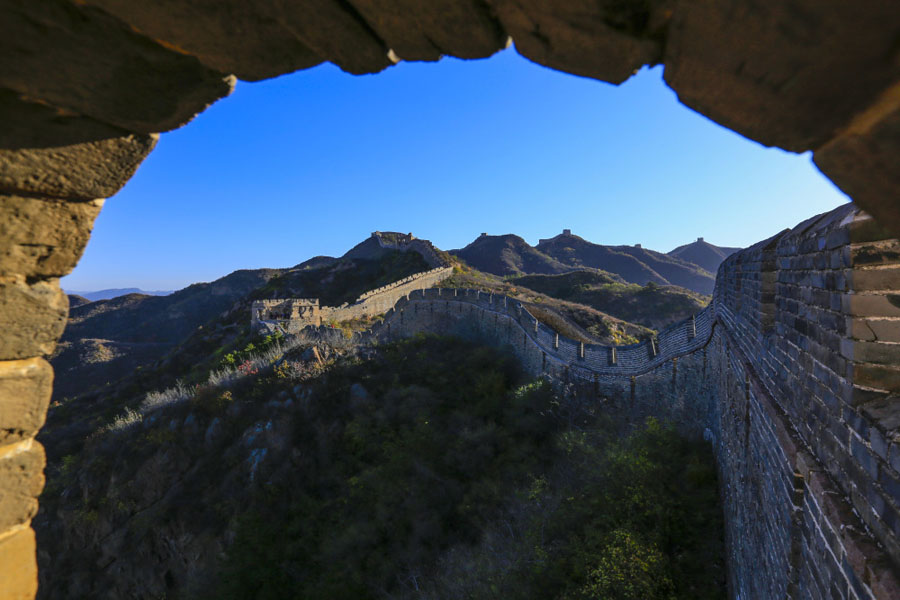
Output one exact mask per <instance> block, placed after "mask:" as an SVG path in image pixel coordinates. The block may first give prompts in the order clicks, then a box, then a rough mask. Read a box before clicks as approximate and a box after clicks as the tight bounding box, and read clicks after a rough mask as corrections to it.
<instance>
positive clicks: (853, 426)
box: [359, 205, 900, 600]
mask: <svg viewBox="0 0 900 600" xmlns="http://www.w3.org/2000/svg"><path fill="white" fill-rule="evenodd" d="M898 289H900V242H898V241H897V240H896V239H892V238H891V236H890V235H889V234H888V233H887V232H885V231H884V230H883V229H881V228H880V227H878V226H877V224H876V223H875V221H874V220H873V219H871V218H870V217H868V216H867V215H865V214H864V213H860V212H859V211H858V210H857V209H856V207H854V206H853V205H846V206H843V207H841V208H838V209H836V210H834V211H832V212H830V213H826V214H824V215H820V216H818V217H815V218H813V219H810V220H808V221H806V222H804V223H801V224H800V225H798V226H797V227H795V228H794V229H792V230H786V231H784V232H782V233H779V234H778V235H776V236H774V237H772V238H770V239H768V240H765V241H763V242H760V243H758V244H756V245H755V246H753V247H751V248H747V249H746V250H743V251H741V252H739V253H737V254H734V255H732V256H731V257H729V258H728V259H727V260H726V261H725V262H724V263H723V264H722V266H721V267H720V269H719V273H718V277H717V282H716V289H715V293H714V296H713V300H712V302H711V303H710V305H709V306H708V307H707V308H706V309H704V310H703V311H701V312H700V313H698V314H697V315H695V316H694V317H693V318H691V319H688V320H686V321H683V322H680V323H676V324H674V325H672V326H670V327H668V328H666V329H664V330H662V331H660V332H659V335H658V337H657V338H656V339H653V340H648V341H645V342H642V343H640V344H634V345H630V346H621V347H607V346H599V345H593V344H584V343H581V342H576V341H573V340H570V339H567V338H565V337H563V336H560V335H558V334H557V333H556V332H554V331H553V330H552V329H550V328H548V327H547V326H545V325H544V324H542V323H540V322H539V321H538V320H537V319H536V318H535V317H533V316H532V315H531V314H530V313H529V312H528V311H527V309H525V308H524V307H523V306H522V305H521V303H519V302H518V301H516V300H513V299H511V298H508V297H506V296H497V295H491V294H486V293H484V292H480V291H478V290H461V289H449V288H430V289H429V288H426V287H424V286H421V287H419V288H418V289H415V290H409V289H408V288H405V289H403V290H401V291H399V293H395V294H390V293H388V294H387V295H390V296H391V297H397V298H398V299H397V302H396V304H395V305H394V306H393V307H392V308H391V309H390V310H389V311H388V312H387V314H386V315H385V318H384V320H383V321H381V322H380V323H378V324H376V325H375V326H374V327H373V328H372V329H371V330H369V331H366V332H363V333H361V334H359V341H360V342H362V343H371V342H379V341H385V340H391V339H397V338H402V337H408V336H411V335H415V334H417V333H420V332H431V333H438V334H446V335H457V336H461V337H465V338H468V339H473V340H478V341H481V342H487V343H490V344H494V345H501V346H504V347H506V348H508V349H510V350H511V351H512V352H513V353H514V354H515V355H516V356H517V357H518V358H519V359H520V361H521V363H522V364H523V366H524V368H525V369H526V370H527V371H528V372H530V373H532V374H534V375H546V376H548V377H550V378H552V379H554V380H555V381H558V382H563V383H570V384H573V385H575V386H578V387H580V388H582V389H584V390H588V392H589V393H592V394H594V395H595V397H596V400H597V402H598V403H600V404H601V405H602V406H604V409H605V410H609V411H612V412H613V413H619V414H624V415H626V416H627V418H628V419H632V420H635V419H638V420H639V419H642V418H644V417H646V416H657V417H662V418H665V419H667V420H672V421H673V422H676V423H677V424H678V425H679V426H680V427H681V428H682V429H683V430H684V431H686V432H688V433H690V434H692V435H696V436H701V435H702V436H704V437H705V438H706V439H709V440H711V441H712V443H713V446H714V449H715V454H716V456H717V462H718V469H719V474H720V482H721V493H722V499H723V504H724V507H725V512H726V533H727V536H726V542H727V548H728V553H729V555H728V567H729V574H728V577H729V587H730V590H731V592H732V595H733V597H735V598H809V599H820V598H821V599H825V598H842V599H859V600H866V599H872V598H897V597H900V577H898V573H897V570H898V566H900V399H898V398H896V397H895V396H894V394H896V393H897V392H898V391H900V369H898V368H897V366H898V365H900V343H898V342H900V294H898ZM387 295H386V296H385V297H387Z"/></svg>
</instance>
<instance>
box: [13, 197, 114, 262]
mask: <svg viewBox="0 0 900 600" xmlns="http://www.w3.org/2000/svg"><path fill="white" fill-rule="evenodd" d="M102 206H103V200H90V201H84V202H70V201H66V200H47V199H41V198H31V197H23V196H2V195H0V277H10V276H13V275H17V274H24V275H25V276H27V277H61V276H63V275H65V274H67V273H69V272H70V271H71V270H72V269H73V268H74V267H75V263H77V262H78V259H79V258H80V257H81V253H82V252H83V251H84V247H85V245H86V244H87V241H88V238H89V237H90V235H91V228H92V227H93V225H94V219H95V218H96V217H97V215H98V214H99V213H100V208H101V207H102Z"/></svg>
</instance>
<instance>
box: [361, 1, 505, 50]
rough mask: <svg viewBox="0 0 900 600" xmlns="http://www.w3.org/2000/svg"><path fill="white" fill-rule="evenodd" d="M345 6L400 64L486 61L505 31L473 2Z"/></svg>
mask: <svg viewBox="0 0 900 600" xmlns="http://www.w3.org/2000/svg"><path fill="white" fill-rule="evenodd" d="M349 2H350V4H351V5H352V6H353V7H354V8H355V9H356V10H357V11H358V12H359V13H360V14H361V15H362V16H363V18H365V20H366V22H367V23H368V24H369V25H370V26H371V27H372V29H373V30H374V31H375V33H377V34H378V37H380V38H381V39H383V40H384V41H385V43H386V44H387V46H388V47H389V48H390V49H391V50H393V51H394V53H395V54H396V55H397V56H398V57H399V58H401V59H402V60H438V59H439V58H440V57H441V56H442V55H445V54H449V55H451V56H456V57H458V58H485V57H488V56H490V55H492V54H494V53H495V52H497V50H500V49H501V48H503V47H504V46H505V45H506V40H507V34H506V32H505V31H503V28H502V27H501V26H500V24H499V23H498V22H497V21H496V20H494V18H493V16H492V15H491V13H490V11H489V10H487V6H486V5H485V4H484V3H482V2H478V1H476V0H431V1H429V2H420V1H418V0H349Z"/></svg>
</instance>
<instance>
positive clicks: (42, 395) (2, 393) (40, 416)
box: [0, 358, 53, 445]
mask: <svg viewBox="0 0 900 600" xmlns="http://www.w3.org/2000/svg"><path fill="white" fill-rule="evenodd" d="M52 391H53V368H52V367H51V366H50V363H48V362H47V361H45V360H44V359H42V358H30V359H26V360H11V361H4V362H0V445H5V444H11V443H14V442H19V441H21V440H23V439H25V438H29V437H32V436H34V435H35V434H36V433H37V430H38V429H40V427H41V426H42V425H43V424H44V419H45V417H46V415H47V406H48V405H49V404H50V394H51V392H52Z"/></svg>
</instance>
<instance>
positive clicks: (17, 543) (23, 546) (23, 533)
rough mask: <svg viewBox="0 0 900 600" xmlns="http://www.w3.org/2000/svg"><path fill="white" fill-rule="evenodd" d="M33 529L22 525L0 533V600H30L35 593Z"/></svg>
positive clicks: (36, 582)
mask: <svg viewBox="0 0 900 600" xmlns="http://www.w3.org/2000/svg"><path fill="white" fill-rule="evenodd" d="M34 557H35V543H34V531H32V530H31V528H30V527H23V528H20V529H17V530H15V531H12V532H8V533H6V532H4V533H0V573H3V585H2V587H0V600H30V599H31V598H34V596H35V594H36V593H37V587H38V580H37V563H36V562H35V559H34Z"/></svg>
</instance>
